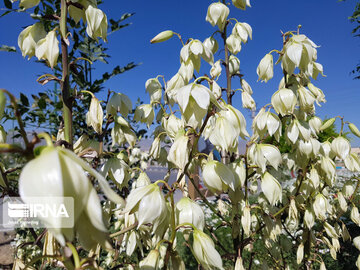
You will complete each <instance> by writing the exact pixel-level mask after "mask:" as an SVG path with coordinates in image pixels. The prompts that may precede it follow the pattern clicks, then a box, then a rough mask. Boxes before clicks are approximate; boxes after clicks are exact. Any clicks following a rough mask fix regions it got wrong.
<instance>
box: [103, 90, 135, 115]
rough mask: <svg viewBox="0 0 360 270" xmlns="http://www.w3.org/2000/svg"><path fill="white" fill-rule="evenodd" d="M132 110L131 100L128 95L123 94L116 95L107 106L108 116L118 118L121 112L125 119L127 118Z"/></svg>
mask: <svg viewBox="0 0 360 270" xmlns="http://www.w3.org/2000/svg"><path fill="white" fill-rule="evenodd" d="M131 110H132V103H131V100H130V99H129V98H128V96H127V95H124V94H121V93H114V94H113V95H112V96H111V98H110V100H109V102H108V104H107V105H106V115H109V114H110V115H112V116H116V115H117V112H120V113H121V114H122V115H123V116H124V117H127V116H128V114H129V113H130V112H131Z"/></svg>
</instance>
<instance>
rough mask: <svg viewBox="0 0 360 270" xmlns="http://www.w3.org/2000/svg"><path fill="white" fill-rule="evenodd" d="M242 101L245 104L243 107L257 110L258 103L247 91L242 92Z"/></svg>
mask: <svg viewBox="0 0 360 270" xmlns="http://www.w3.org/2000/svg"><path fill="white" fill-rule="evenodd" d="M241 101H242V104H243V108H245V109H250V110H256V103H255V100H254V99H253V98H252V96H251V95H250V94H249V93H248V92H246V91H242V92H241Z"/></svg>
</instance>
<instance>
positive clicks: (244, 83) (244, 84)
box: [240, 79, 253, 95]
mask: <svg viewBox="0 0 360 270" xmlns="http://www.w3.org/2000/svg"><path fill="white" fill-rule="evenodd" d="M240 82H241V88H242V89H243V90H244V91H246V92H248V93H249V94H250V95H252V94H253V90H252V88H251V86H250V84H248V82H247V81H245V80H244V79H241V80H240Z"/></svg>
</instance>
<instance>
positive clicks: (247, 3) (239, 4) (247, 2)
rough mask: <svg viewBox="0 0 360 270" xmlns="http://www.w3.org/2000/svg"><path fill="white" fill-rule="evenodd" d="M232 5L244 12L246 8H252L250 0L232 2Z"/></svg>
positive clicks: (234, 0) (233, 0)
mask: <svg viewBox="0 0 360 270" xmlns="http://www.w3.org/2000/svg"><path fill="white" fill-rule="evenodd" d="M232 3H233V5H234V6H235V7H237V8H240V9H242V10H245V9H246V6H248V7H251V5H250V0H232Z"/></svg>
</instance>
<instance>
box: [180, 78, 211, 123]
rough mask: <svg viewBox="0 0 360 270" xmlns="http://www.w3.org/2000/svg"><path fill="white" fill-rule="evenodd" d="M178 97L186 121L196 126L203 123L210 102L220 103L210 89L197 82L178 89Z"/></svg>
mask: <svg viewBox="0 0 360 270" xmlns="http://www.w3.org/2000/svg"><path fill="white" fill-rule="evenodd" d="M176 99H177V102H178V104H179V107H180V110H181V112H182V114H183V117H184V119H185V121H186V123H187V124H188V125H190V126H192V127H194V128H196V127H197V126H198V125H200V124H201V122H202V120H203V117H204V116H205V115H206V113H207V110H208V107H209V105H210V102H211V103H213V104H218V103H217V101H216V98H215V96H214V94H213V93H212V92H211V91H210V89H208V88H207V87H205V86H203V85H201V84H197V83H191V84H188V85H186V86H184V87H182V88H180V89H178V90H177V95H176Z"/></svg>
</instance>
